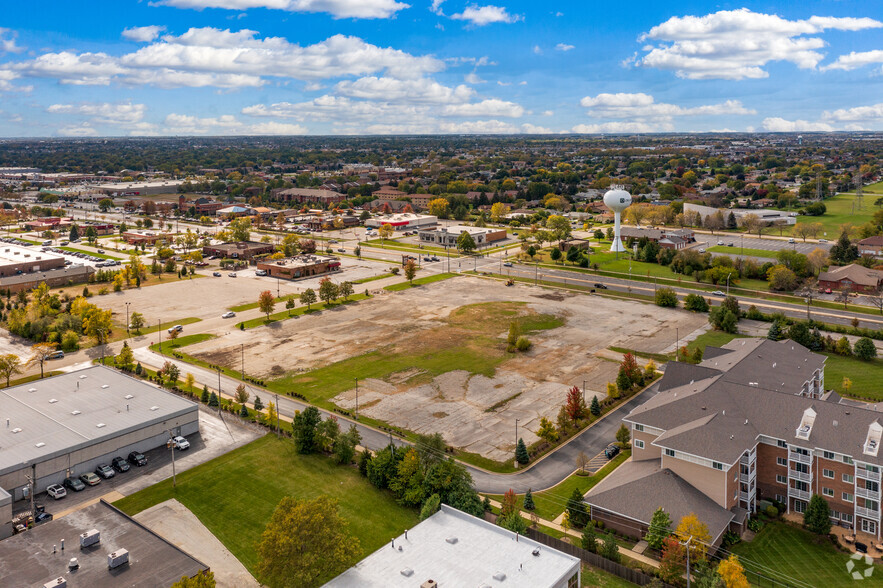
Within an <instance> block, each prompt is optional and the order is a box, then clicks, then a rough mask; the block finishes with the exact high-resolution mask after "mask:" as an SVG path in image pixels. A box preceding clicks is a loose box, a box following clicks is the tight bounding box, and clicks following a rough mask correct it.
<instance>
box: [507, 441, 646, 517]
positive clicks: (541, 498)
mask: <svg viewBox="0 0 883 588" xmlns="http://www.w3.org/2000/svg"><path fill="white" fill-rule="evenodd" d="M631 454H632V452H631V450H627V451H622V452H620V453H619V455H617V456H616V457H614V458H613V459H612V460H610V461H609V462H607V464H606V465H605V466H604V467H603V468H601V469H600V470H598V472H597V473H595V475H593V476H581V475H579V474H571V475H570V476H568V477H567V478H565V479H564V480H563V481H562V482H561V483H559V484H558V485H557V486H554V487H552V488H549V489H548V490H544V491H542V492H532V494H533V501H534V504H535V505H536V510H534V512H536V513H537V515H538V516H539V517H540V518H541V519H546V520H547V521H553V520H555V519H556V518H557V517H558V515H560V514H561V513H562V512H564V508H565V507H566V506H567V500H568V499H569V498H570V495H571V494H573V490H574V488H579V490H580V492H582V493H583V494H585V493H586V492H588V491H589V490H591V489H592V488H594V487H595V486H596V485H597V484H598V482H600V481H601V480H603V479H604V478H606V477H607V475H608V474H609V473H610V472H612V471H613V470H615V469H616V468H618V467H619V466H620V465H622V463H623V462H624V461H625V460H627V459H628V458H629V456H631ZM589 457H590V458H591V457H593V456H591V455H590V456H589ZM490 497H491V498H492V499H494V500H497V501H502V500H503V496H502V495H501V494H491V495H490ZM523 504H524V494H519V495H518V508H522V507H523Z"/></svg>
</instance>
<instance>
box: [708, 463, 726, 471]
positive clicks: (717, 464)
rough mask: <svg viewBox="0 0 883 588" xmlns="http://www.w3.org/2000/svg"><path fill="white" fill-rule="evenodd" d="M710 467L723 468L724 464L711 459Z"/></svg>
mask: <svg viewBox="0 0 883 588" xmlns="http://www.w3.org/2000/svg"><path fill="white" fill-rule="evenodd" d="M711 467H713V468H714V469H716V470H723V469H724V464H722V463H720V462H717V461H713V462H711Z"/></svg>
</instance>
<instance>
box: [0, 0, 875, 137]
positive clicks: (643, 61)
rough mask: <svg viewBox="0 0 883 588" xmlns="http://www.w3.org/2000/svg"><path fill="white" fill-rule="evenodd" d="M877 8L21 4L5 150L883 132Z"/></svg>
mask: <svg viewBox="0 0 883 588" xmlns="http://www.w3.org/2000/svg"><path fill="white" fill-rule="evenodd" d="M881 74H883V4H881V3H878V2H859V1H854V0H841V1H828V2H813V1H805V2H779V3H769V2H740V3H729V2H720V3H717V4H712V3H708V2H689V1H686V2H681V3H678V4H677V7H676V9H675V8H672V7H671V6H669V5H668V3H661V2H651V1H633V2H630V3H613V2H607V3H601V2H595V1H589V2H586V1H573V2H564V1H559V2H527V1H515V0H487V1H484V0H476V1H472V0H466V1H463V0H154V1H137V0H114V1H83V2H70V1H61V0H58V1H52V2H50V1H44V0H31V1H29V2H7V3H5V5H4V13H3V16H2V18H0V136H5V137H18V136H126V135H200V134H201V135H237V134H238V135H242V134H402V133H409V134H410V133H560V132H568V133H617V132H668V131H715V130H733V131H799V132H809V131H828V130H858V129H867V130H881V129H883V97H881V92H880V90H881V86H883V84H881V82H883V75H881Z"/></svg>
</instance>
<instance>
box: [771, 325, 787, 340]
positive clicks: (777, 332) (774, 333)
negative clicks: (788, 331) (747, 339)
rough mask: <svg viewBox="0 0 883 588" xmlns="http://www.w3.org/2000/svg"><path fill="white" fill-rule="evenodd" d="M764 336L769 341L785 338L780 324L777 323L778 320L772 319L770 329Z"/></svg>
mask: <svg viewBox="0 0 883 588" xmlns="http://www.w3.org/2000/svg"><path fill="white" fill-rule="evenodd" d="M766 338H767V339H769V340H770V341H781V340H782V339H784V338H785V333H783V332H782V326H781V325H780V324H779V321H773V324H771V325H770V330H769V331H767V334H766Z"/></svg>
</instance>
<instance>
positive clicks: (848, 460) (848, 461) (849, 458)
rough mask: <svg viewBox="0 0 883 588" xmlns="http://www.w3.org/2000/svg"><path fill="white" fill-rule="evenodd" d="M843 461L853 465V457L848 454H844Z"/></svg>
mask: <svg viewBox="0 0 883 588" xmlns="http://www.w3.org/2000/svg"><path fill="white" fill-rule="evenodd" d="M843 463H848V464H849V465H852V458H851V457H849V456H847V455H844V456H843Z"/></svg>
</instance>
